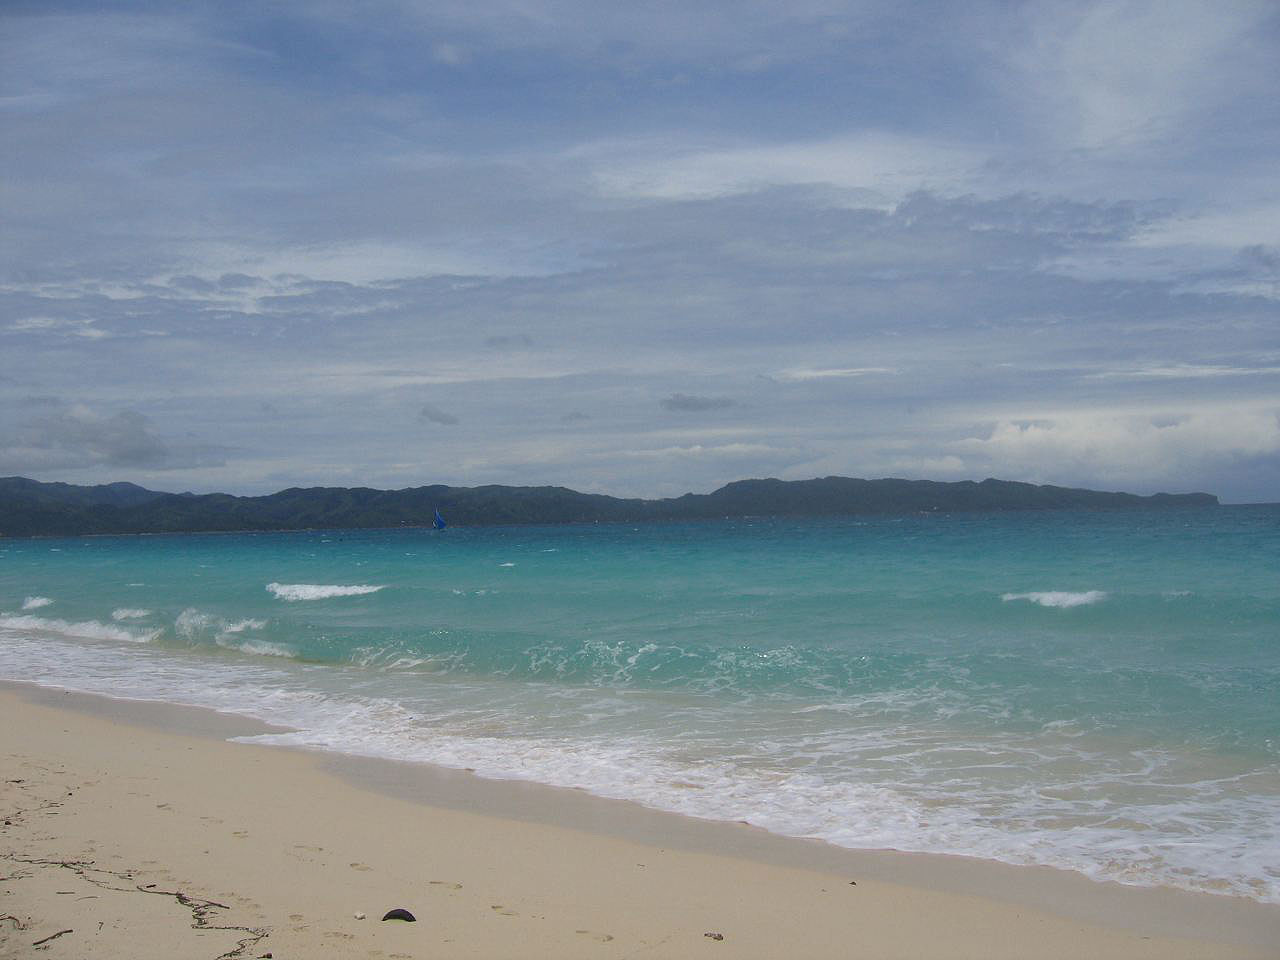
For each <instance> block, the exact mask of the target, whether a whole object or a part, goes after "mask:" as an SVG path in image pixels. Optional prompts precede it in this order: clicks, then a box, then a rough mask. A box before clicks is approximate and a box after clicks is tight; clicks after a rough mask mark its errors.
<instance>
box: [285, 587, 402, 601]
mask: <svg viewBox="0 0 1280 960" xmlns="http://www.w3.org/2000/svg"><path fill="white" fill-rule="evenodd" d="M384 589H386V587H385V586H370V585H368V584H354V585H350V586H343V585H341V584H333V583H268V584H267V590H268V591H269V592H271V593H272V594H274V595H275V596H277V597H279V598H280V599H281V600H290V601H293V600H327V599H329V598H330V597H360V596H364V595H365V594H367V593H377V592H378V591H379V590H384Z"/></svg>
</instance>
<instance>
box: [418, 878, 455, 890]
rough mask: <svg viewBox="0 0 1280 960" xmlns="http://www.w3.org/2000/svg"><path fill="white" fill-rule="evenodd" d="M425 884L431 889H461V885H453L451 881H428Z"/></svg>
mask: <svg viewBox="0 0 1280 960" xmlns="http://www.w3.org/2000/svg"><path fill="white" fill-rule="evenodd" d="M427 883H429V884H430V885H431V886H433V887H447V888H448V889H449V890H461V889H462V884H460V883H454V882H453V881H451V880H428V881H427Z"/></svg>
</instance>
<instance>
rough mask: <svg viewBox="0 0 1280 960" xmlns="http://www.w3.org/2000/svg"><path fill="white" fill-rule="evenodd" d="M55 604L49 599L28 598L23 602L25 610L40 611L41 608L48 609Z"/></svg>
mask: <svg viewBox="0 0 1280 960" xmlns="http://www.w3.org/2000/svg"><path fill="white" fill-rule="evenodd" d="M51 603H53V601H52V600H51V599H49V598H48V597H27V599H25V600H23V601H22V609H23V610H39V609H40V608H41V607H47V606H48V605H49V604H51Z"/></svg>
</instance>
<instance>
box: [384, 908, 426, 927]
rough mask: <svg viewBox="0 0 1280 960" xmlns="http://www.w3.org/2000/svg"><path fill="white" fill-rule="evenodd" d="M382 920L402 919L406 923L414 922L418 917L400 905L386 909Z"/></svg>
mask: <svg viewBox="0 0 1280 960" xmlns="http://www.w3.org/2000/svg"><path fill="white" fill-rule="evenodd" d="M382 919H383V920H404V921H405V922H406V923H416V922H417V920H418V918H417V917H415V916H414V915H413V914H412V913H410V912H409V911H408V910H405V909H403V908H402V907H396V908H395V909H394V910H388V911H387V913H386V916H384V917H383V918H382Z"/></svg>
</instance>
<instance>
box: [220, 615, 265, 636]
mask: <svg viewBox="0 0 1280 960" xmlns="http://www.w3.org/2000/svg"><path fill="white" fill-rule="evenodd" d="M266 625H267V621H265V620H255V619H254V618H253V617H246V618H245V619H243V620H232V621H231V622H230V623H224V624H223V625H222V632H223V633H244V631H246V630H261V629H262V628H263V627H265V626H266Z"/></svg>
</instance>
